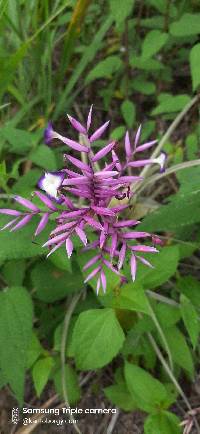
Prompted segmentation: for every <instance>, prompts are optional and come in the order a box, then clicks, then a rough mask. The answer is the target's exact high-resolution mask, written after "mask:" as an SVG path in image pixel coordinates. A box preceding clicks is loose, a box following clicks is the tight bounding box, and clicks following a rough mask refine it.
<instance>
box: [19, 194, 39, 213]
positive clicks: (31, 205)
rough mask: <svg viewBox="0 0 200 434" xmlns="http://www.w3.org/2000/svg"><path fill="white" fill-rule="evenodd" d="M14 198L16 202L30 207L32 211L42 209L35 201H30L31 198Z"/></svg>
mask: <svg viewBox="0 0 200 434" xmlns="http://www.w3.org/2000/svg"><path fill="white" fill-rule="evenodd" d="M14 199H15V201H16V202H18V203H20V205H23V206H25V208H28V209H30V210H31V211H35V212H39V211H40V210H39V208H38V207H37V206H36V205H34V203H32V202H30V200H28V199H24V198H23V197H21V196H15V197H14Z"/></svg>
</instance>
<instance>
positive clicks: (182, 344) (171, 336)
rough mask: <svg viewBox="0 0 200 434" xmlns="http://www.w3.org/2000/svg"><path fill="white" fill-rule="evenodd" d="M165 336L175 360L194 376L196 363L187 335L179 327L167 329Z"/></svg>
mask: <svg viewBox="0 0 200 434" xmlns="http://www.w3.org/2000/svg"><path fill="white" fill-rule="evenodd" d="M165 338H166V340H167V343H168V345H169V349H170V352H171V355H172V359H173V361H174V362H175V363H176V364H177V365H178V366H180V367H181V368H182V369H184V370H185V371H186V372H188V373H189V374H190V376H191V377H192V378H193V376H194V365H193V360H192V356H191V352H190V349H189V347H188V345H187V343H186V340H185V337H184V336H183V334H182V333H181V332H180V330H179V329H178V328H177V327H175V326H174V327H170V328H166V329H165ZM161 344H162V345H163V342H161Z"/></svg>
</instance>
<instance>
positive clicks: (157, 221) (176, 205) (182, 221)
mask: <svg viewBox="0 0 200 434" xmlns="http://www.w3.org/2000/svg"><path fill="white" fill-rule="evenodd" d="M199 221H200V190H199V189H197V190H194V191H192V192H189V193H186V194H178V195H175V196H173V200H171V203H169V204H168V205H162V206H161V207H159V208H158V210H156V211H154V212H153V213H151V214H149V215H148V216H147V217H145V218H144V220H143V222H142V224H141V227H140V228H141V230H144V228H145V230H147V231H150V232H153V231H176V230H178V229H180V228H181V227H184V226H187V225H192V224H194V223H197V222H199Z"/></svg>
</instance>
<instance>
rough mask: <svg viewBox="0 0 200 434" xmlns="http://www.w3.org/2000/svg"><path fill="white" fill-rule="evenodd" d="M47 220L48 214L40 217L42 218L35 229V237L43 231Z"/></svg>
mask: <svg viewBox="0 0 200 434" xmlns="http://www.w3.org/2000/svg"><path fill="white" fill-rule="evenodd" d="M48 220H49V213H48V212H47V213H44V214H43V216H42V218H41V220H40V223H39V224H38V226H37V229H36V231H35V236H37V235H39V234H40V232H42V231H43V229H44V228H45V226H46V225H47V223H48Z"/></svg>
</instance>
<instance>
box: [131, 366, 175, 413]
mask: <svg viewBox="0 0 200 434" xmlns="http://www.w3.org/2000/svg"><path fill="white" fill-rule="evenodd" d="M125 379H126V384H127V387H128V389H129V391H130V393H131V395H132V396H133V398H134V399H135V400H136V402H137V406H138V408H140V409H141V410H144V411H147V412H150V413H151V412H154V411H155V410H160V409H162V408H165V405H166V402H167V398H168V396H167V391H166V389H165V387H164V385H163V384H162V383H161V382H160V381H158V380H157V379H156V378H154V377H153V376H152V375H150V374H149V373H148V372H147V371H145V370H144V369H142V368H140V367H139V366H136V365H133V364H131V363H128V362H126V364H125Z"/></svg>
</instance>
